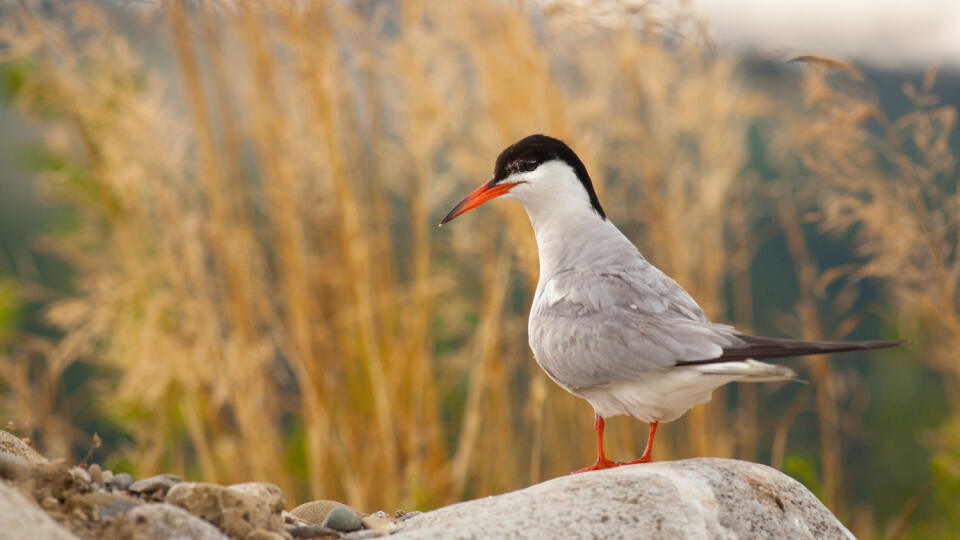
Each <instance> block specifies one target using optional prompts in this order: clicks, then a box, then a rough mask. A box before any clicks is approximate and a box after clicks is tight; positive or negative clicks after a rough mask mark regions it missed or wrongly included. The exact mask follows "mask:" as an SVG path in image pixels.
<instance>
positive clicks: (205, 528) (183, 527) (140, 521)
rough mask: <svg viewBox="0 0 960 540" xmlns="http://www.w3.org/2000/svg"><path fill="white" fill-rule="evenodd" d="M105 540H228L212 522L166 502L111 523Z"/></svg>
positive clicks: (103, 535)
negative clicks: (108, 539)
mask: <svg viewBox="0 0 960 540" xmlns="http://www.w3.org/2000/svg"><path fill="white" fill-rule="evenodd" d="M102 538H113V539H118V540H126V539H130V540H227V536H226V535H225V534H223V533H222V532H220V530H219V529H217V528H216V527H214V526H213V525H211V524H210V523H208V522H206V521H204V520H202V519H200V518H198V517H196V516H194V515H192V514H190V513H189V512H187V511H186V510H184V509H182V508H180V507H178V506H174V505H172V504H165V503H153V504H143V505H140V506H137V507H136V508H134V509H132V510H130V511H128V512H126V513H124V514H122V515H121V516H119V517H117V518H116V519H113V520H111V521H110V522H109V523H108V524H107V527H106V528H105V529H104V530H103V533H102Z"/></svg>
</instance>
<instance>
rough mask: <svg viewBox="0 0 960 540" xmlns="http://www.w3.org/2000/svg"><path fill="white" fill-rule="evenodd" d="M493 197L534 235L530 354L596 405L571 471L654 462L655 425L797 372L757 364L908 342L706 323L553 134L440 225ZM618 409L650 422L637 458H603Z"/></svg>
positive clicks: (499, 168)
mask: <svg viewBox="0 0 960 540" xmlns="http://www.w3.org/2000/svg"><path fill="white" fill-rule="evenodd" d="M495 198H502V199H512V200H515V201H518V202H519V203H520V204H521V205H523V207H524V209H525V210H526V212H527V215H528V217H529V218H530V223H531V225H532V227H533V233H534V236H535V237H536V242H537V250H538V254H539V264H540V276H539V279H538V282H537V288H536V291H535V293H534V296H533V302H532V304H531V307H530V315H529V319H528V325H527V334H528V342H529V345H530V349H531V350H532V352H533V356H534V359H535V361H536V362H537V364H538V365H539V366H540V368H542V369H543V371H544V372H545V373H546V375H547V376H548V377H549V378H550V379H551V380H552V381H553V382H555V383H556V384H557V385H559V386H560V387H562V388H563V389H564V390H566V391H567V392H570V393H571V394H573V395H575V396H577V397H580V398H583V399H585V400H586V401H588V402H589V403H590V405H592V406H593V410H594V426H593V428H594V430H595V432H596V444H597V458H596V461H595V462H594V463H593V465H590V466H588V467H585V468H583V469H580V470H578V471H575V472H576V473H582V472H587V471H593V470H598V469H606V468H610V467H617V466H620V465H629V464H635V463H647V462H650V461H652V458H651V453H652V449H653V441H654V437H655V436H656V432H657V427H658V426H659V424H660V423H661V422H664V423H666V422H671V421H673V420H676V419H677V418H679V417H680V416H682V415H683V414H684V413H686V412H687V411H688V410H689V409H690V408H691V407H693V406H694V405H697V404H701V403H706V402H707V401H709V400H710V398H711V395H712V393H713V391H714V390H715V389H717V388H719V387H721V386H723V385H725V384H727V383H730V382H734V381H741V382H766V381H784V380H797V375H796V374H795V372H794V371H793V370H792V369H790V368H789V367H786V366H783V365H776V364H770V363H766V362H761V360H765V359H772V358H782V357H793V356H804V355H816V354H825V353H836V352H845V351H859V350H867V349H879V348H884V347H894V346H898V345H903V344H905V343H906V342H905V341H865V342H844V341H801V340H790V339H778V338H770V337H760V336H754V335H750V334H748V333H745V332H741V331H739V330H737V329H736V328H734V327H733V326H731V325H727V324H721V323H715V322H712V321H711V320H710V319H709V318H708V317H707V315H706V314H705V313H704V311H703V310H702V309H701V308H700V306H699V305H698V304H697V302H696V301H695V300H694V299H693V298H692V297H691V296H690V294H688V293H687V291H685V290H684V289H683V288H682V287H681V286H680V285H679V284H678V283H677V282H676V281H674V280H673V279H671V278H670V277H668V276H667V275H666V274H664V273H663V272H662V271H660V270H659V269H658V268H657V267H655V266H654V265H653V264H651V263H650V262H648V261H647V259H646V258H644V256H643V255H642V254H641V253H640V251H639V250H638V249H637V248H636V246H634V244H633V243H632V242H631V241H630V240H629V239H628V238H627V237H626V236H625V235H624V234H623V233H622V232H620V230H619V229H618V228H617V227H616V226H615V225H614V224H613V223H612V222H611V221H610V220H609V219H608V218H607V215H606V213H605V212H604V210H603V207H602V206H601V204H600V200H599V198H598V197H597V194H596V191H595V190H594V188H593V183H592V182H591V180H590V175H589V174H588V172H587V168H586V166H584V164H583V162H582V161H581V160H580V158H579V157H578V156H577V154H576V153H574V151H573V150H572V149H571V148H570V147H569V146H568V145H567V144H566V143H564V142H563V141H561V140H559V139H556V138H553V137H550V136H547V135H541V134H536V135H530V136H527V137H525V138H523V139H521V140H519V141H517V142H516V143H514V144H512V145H510V146H508V147H507V148H506V149H504V150H503V151H502V152H501V153H500V155H499V156H498V157H497V159H496V163H495V166H494V171H493V176H492V178H490V180H488V181H487V182H484V183H483V184H482V185H480V187H478V188H477V189H475V190H474V191H473V192H471V193H469V194H468V195H467V196H466V197H464V198H463V200H462V201H460V202H459V203H458V204H457V205H456V206H454V207H453V209H452V210H450V212H449V213H448V214H447V215H446V216H445V217H444V218H443V220H442V221H441V222H440V225H441V226H442V225H444V224H446V223H448V222H450V221H451V220H453V219H454V218H456V217H458V216H461V215H463V214H464V213H466V212H468V211H470V210H472V209H474V208H476V207H478V206H480V205H481V204H483V203H485V202H487V201H489V200H492V199H495ZM618 415H629V416H632V417H634V418H636V419H638V420H640V421H642V422H646V423H647V424H649V432H648V435H647V443H646V447H645V448H644V450H643V453H642V454H641V457H640V458H639V459H635V460H632V461H626V462H614V461H611V460H609V459H608V458H607V457H606V455H605V454H604V450H603V432H604V419H605V418H610V417H613V416H618Z"/></svg>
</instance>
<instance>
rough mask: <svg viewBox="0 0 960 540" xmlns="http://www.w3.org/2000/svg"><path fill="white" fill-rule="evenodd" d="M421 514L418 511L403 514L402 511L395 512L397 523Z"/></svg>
mask: <svg viewBox="0 0 960 540" xmlns="http://www.w3.org/2000/svg"><path fill="white" fill-rule="evenodd" d="M422 513H423V512H421V511H419V510H413V511H410V512H404V511H402V510H397V521H406V520H408V519H410V518H415V517H417V516H419V515H420V514H422Z"/></svg>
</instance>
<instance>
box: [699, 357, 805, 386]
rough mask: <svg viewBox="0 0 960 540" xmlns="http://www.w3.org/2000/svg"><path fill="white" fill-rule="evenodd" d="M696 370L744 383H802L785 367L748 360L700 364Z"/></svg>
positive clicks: (794, 373)
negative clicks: (732, 378)
mask: <svg viewBox="0 0 960 540" xmlns="http://www.w3.org/2000/svg"><path fill="white" fill-rule="evenodd" d="M696 370H697V371H698V372H699V373H702V374H704V375H718V376H721V377H736V378H737V380H740V381H744V382H769V381H802V380H801V379H799V378H798V377H797V374H796V372H794V371H793V370H792V369H790V368H788V367H787V366H777V365H774V364H766V363H763V362H757V361H756V360H750V359H747V360H735V361H731V362H719V363H711V364H700V365H698V366H696Z"/></svg>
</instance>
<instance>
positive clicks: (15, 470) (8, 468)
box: [0, 452, 30, 480]
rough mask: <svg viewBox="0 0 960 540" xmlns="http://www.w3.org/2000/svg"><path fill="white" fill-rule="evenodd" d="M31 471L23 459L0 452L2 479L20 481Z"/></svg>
mask: <svg viewBox="0 0 960 540" xmlns="http://www.w3.org/2000/svg"><path fill="white" fill-rule="evenodd" d="M29 470H30V466H29V465H27V461H26V460H25V459H23V458H22V457H20V456H15V455H13V454H8V453H6V452H0V478H6V479H7V480H19V479H20V478H23V477H24V476H26V475H27V471H29Z"/></svg>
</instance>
